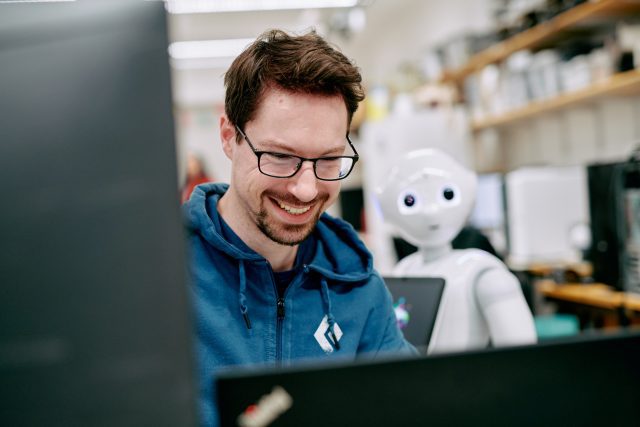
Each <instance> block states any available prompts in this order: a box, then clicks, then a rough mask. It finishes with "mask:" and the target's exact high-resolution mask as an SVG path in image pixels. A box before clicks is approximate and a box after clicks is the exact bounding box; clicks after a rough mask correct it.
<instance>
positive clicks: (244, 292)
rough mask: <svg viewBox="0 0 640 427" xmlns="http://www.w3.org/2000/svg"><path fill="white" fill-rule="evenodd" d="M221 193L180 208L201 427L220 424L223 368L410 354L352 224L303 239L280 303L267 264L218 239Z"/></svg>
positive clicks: (196, 197)
mask: <svg viewBox="0 0 640 427" xmlns="http://www.w3.org/2000/svg"><path fill="white" fill-rule="evenodd" d="M227 188H228V186H227V185H226V184H204V185H200V186H198V187H196V189H195V190H194V192H193V194H192V196H191V198H190V199H189V201H188V202H186V203H185V205H184V206H183V209H184V212H185V215H186V219H187V226H188V228H189V231H190V233H189V243H188V246H189V250H190V257H191V262H190V273H191V294H192V301H193V305H194V322H195V330H196V331H195V333H196V354H197V357H198V370H199V379H200V410H201V416H202V422H203V425H206V426H213V425H217V413H216V408H215V403H214V402H215V395H214V390H212V389H213V380H212V378H213V373H214V372H215V370H217V369H220V368H221V367H228V366H233V365H248V364H252V365H255V364H262V365H271V366H289V365H291V364H292V363H293V362H295V361H300V360H305V359H306V360H309V359H314V360H316V361H331V360H338V359H344V358H347V359H354V358H356V357H358V356H365V355H366V356H369V357H375V356H377V355H382V354H385V353H389V352H396V353H397V352H401V353H405V354H411V353H413V352H414V351H415V350H414V349H413V347H411V345H410V344H408V343H407V342H406V341H405V340H404V339H403V337H402V333H401V332H400V330H399V329H398V327H397V325H396V318H395V314H394V311H393V304H392V299H391V295H390V294H389V291H388V290H387V288H386V286H385V285H384V282H383V281H382V279H381V277H380V275H379V274H378V273H377V272H376V271H375V270H374V269H373V260H372V257H371V254H370V253H369V251H368V250H367V249H366V247H365V246H364V244H363V243H362V241H361V240H360V239H359V238H358V237H357V235H356V233H355V231H354V230H353V228H352V227H351V226H350V225H349V224H347V223H346V222H344V221H342V220H339V219H336V218H332V217H331V216H329V215H327V214H323V215H322V216H321V217H320V221H319V222H318V224H317V226H316V228H315V230H314V232H313V233H312V236H310V238H311V239H313V246H315V247H312V248H311V258H310V259H311V261H310V262H308V263H305V264H304V265H303V266H302V268H301V269H300V271H299V272H298V273H297V274H296V275H295V276H294V278H293V280H292V281H291V284H290V285H289V286H288V288H287V290H286V292H285V293H284V297H283V298H279V297H278V293H277V290H276V285H275V282H274V275H273V271H272V269H271V266H270V265H269V263H268V261H267V260H266V259H265V258H264V257H262V256H261V255H259V254H258V253H256V252H254V251H253V250H251V249H250V248H248V247H247V246H246V245H234V244H232V243H231V242H229V241H227V240H225V238H224V237H223V233H222V230H221V221H220V218H219V216H218V210H217V203H218V200H219V199H220V197H221V196H222V195H223V194H224V193H225V191H226V190H227Z"/></svg>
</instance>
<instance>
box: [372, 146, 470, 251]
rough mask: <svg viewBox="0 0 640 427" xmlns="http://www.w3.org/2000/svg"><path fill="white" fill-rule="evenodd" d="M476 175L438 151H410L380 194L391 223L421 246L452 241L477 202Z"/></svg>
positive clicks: (386, 219)
mask: <svg viewBox="0 0 640 427" xmlns="http://www.w3.org/2000/svg"><path fill="white" fill-rule="evenodd" d="M475 191H476V176H475V174H473V173H472V172H471V171H469V170H467V169H465V168H463V167H462V166H461V165H460V164H458V163H457V162H456V161H454V160H453V159H452V158H451V157H449V156H448V155H446V154H445V153H443V152H441V151H438V150H432V149H428V150H418V151H412V152H410V153H407V155H405V156H404V157H403V158H402V159H400V161H399V163H398V164H397V165H396V166H395V167H394V168H393V169H392V172H391V174H390V177H389V179H388V181H387V183H386V184H385V185H384V186H383V187H382V188H380V189H379V190H378V192H377V193H378V198H379V202H380V206H381V208H382V212H383V215H384V218H385V221H386V222H387V223H390V224H392V225H393V226H395V228H396V229H397V230H398V232H399V233H400V235H401V236H402V237H403V238H404V239H405V240H407V241H408V242H410V243H412V244H414V245H416V246H418V247H437V246H441V245H445V244H448V243H449V242H451V240H453V238H454V237H455V236H456V235H457V234H458V233H459V232H460V230H461V229H462V227H463V226H464V223H465V221H466V219H467V217H468V216H469V213H470V212H471V208H472V206H473V203H474V200H475Z"/></svg>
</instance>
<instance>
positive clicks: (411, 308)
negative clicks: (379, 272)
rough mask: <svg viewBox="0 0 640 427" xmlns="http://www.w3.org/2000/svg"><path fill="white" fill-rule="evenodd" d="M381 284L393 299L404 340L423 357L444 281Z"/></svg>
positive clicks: (388, 281)
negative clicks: (385, 285)
mask: <svg viewBox="0 0 640 427" xmlns="http://www.w3.org/2000/svg"><path fill="white" fill-rule="evenodd" d="M384 281H385V283H386V284H387V287H388V288H389V291H390V292H391V296H393V307H394V309H395V312H396V319H397V320H398V326H399V327H400V329H401V330H402V333H403V334H404V337H405V339H406V340H407V341H409V342H410V343H411V344H413V345H414V346H415V347H416V348H417V349H418V351H420V352H421V353H423V354H426V352H427V348H428V346H429V340H430V339H431V333H432V332H433V327H434V325H435V322H436V316H437V314H438V308H439V306H440V300H441V298H442V294H443V292H444V287H445V281H444V279H440V278H434V277H384Z"/></svg>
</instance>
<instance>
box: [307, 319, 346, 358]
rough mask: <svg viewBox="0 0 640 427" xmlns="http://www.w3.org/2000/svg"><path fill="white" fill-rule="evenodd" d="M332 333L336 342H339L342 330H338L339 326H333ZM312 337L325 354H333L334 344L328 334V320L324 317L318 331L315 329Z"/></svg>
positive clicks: (336, 324)
mask: <svg viewBox="0 0 640 427" xmlns="http://www.w3.org/2000/svg"><path fill="white" fill-rule="evenodd" d="M333 333H334V334H335V336H336V340H337V341H340V338H341V337H342V330H341V329H340V326H338V322H335V323H334V324H333ZM313 336H314V337H315V339H316V341H318V344H320V347H322V349H323V350H324V352H325V353H333V349H334V347H335V346H336V343H335V342H334V341H333V338H332V337H331V333H330V332H329V320H328V317H327V316H326V315H325V316H324V317H323V318H322V321H321V322H320V326H318V329H316V332H315V333H314V334H313Z"/></svg>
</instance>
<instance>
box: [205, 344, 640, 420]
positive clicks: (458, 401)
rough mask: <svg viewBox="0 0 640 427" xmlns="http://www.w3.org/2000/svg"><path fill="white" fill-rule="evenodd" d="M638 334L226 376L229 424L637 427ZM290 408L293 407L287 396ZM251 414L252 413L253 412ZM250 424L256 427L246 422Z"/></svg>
mask: <svg viewBox="0 0 640 427" xmlns="http://www.w3.org/2000/svg"><path fill="white" fill-rule="evenodd" d="M639 359H640V334H636V335H620V336H611V337H592V338H590V339H584V338H581V339H577V340H573V341H571V342H562V343H560V342H556V343H548V344H539V345H533V346H524V347H513V348H501V349H491V350H486V351H483V352H473V353H460V354H454V355H446V356H445V355H441V356H428V357H421V358H414V359H406V360H388V361H382V362H377V363H359V364H345V365H342V366H333V367H326V366H325V367H324V368H319V367H318V368H307V369H300V368H298V369H288V370H279V371H276V370H273V371H266V370H263V371H254V372H241V371H236V372H235V373H231V372H228V373H226V374H221V375H219V377H218V379H217V387H218V393H217V396H218V404H219V408H220V414H221V421H222V424H221V425H222V426H232V425H234V426H235V425H237V424H236V420H237V419H238V416H239V415H240V414H245V415H246V416H248V418H256V417H265V416H270V418H275V421H274V422H273V424H269V425H272V426H274V427H282V426H305V427H315V426H318V427H319V426H326V425H344V426H476V425H481V426H567V425H593V426H597V425H629V423H631V424H633V423H634V422H635V420H636V419H637V416H638V396H639V392H638V379H639V378H640V364H639V363H638V360H639ZM283 391H284V392H285V393H286V395H288V396H289V397H290V399H291V400H290V401H289V403H290V404H291V406H290V407H289V408H288V409H287V406H289V405H287V401H288V399H287V398H286V395H284V394H283ZM247 409H248V410H247ZM246 425H250V424H246Z"/></svg>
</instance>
